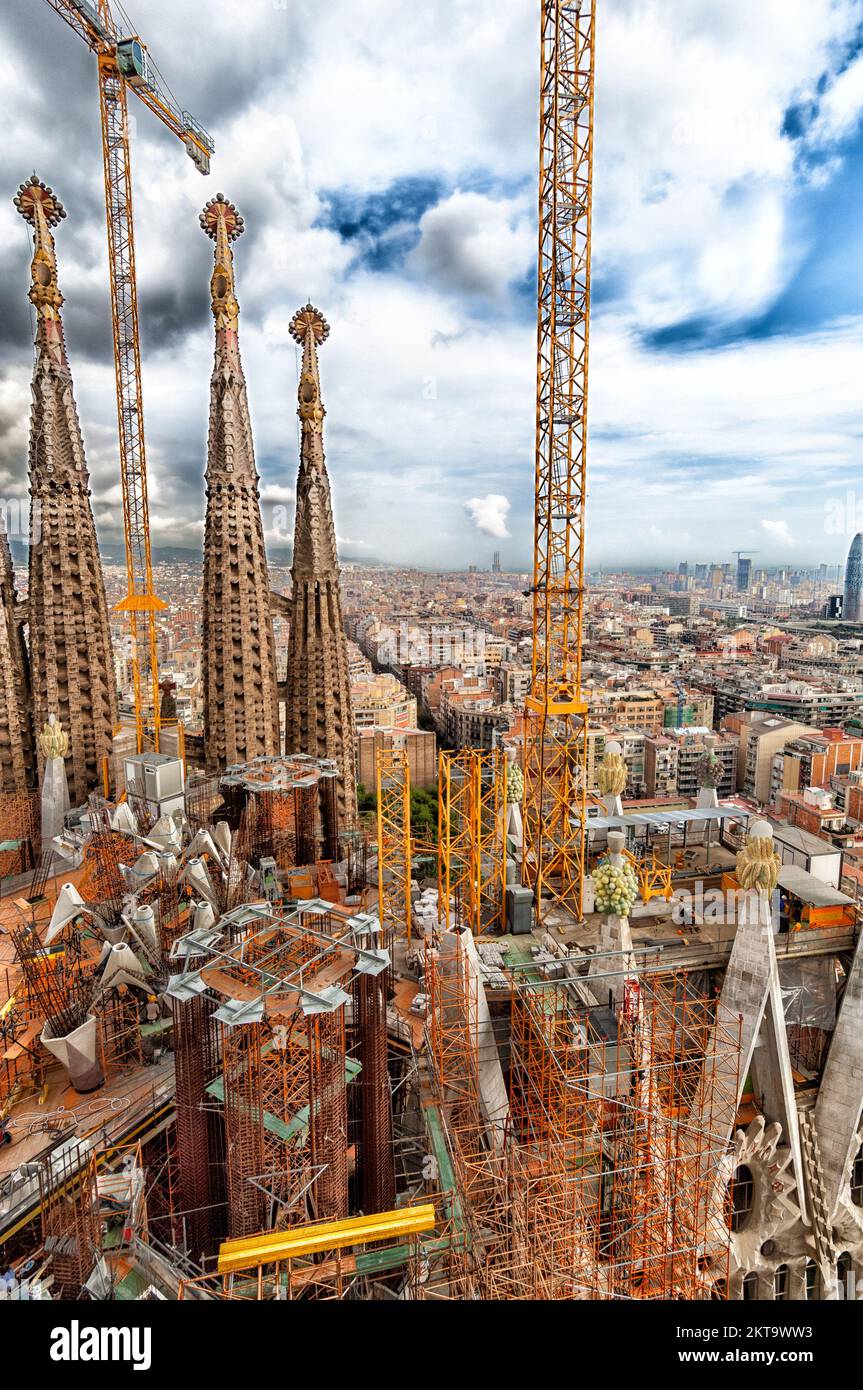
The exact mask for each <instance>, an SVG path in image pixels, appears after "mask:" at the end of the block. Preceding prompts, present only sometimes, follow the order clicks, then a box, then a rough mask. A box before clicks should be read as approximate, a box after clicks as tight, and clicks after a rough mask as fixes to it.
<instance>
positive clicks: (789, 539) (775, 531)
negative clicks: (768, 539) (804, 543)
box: [761, 520, 794, 545]
mask: <svg viewBox="0 0 863 1390" xmlns="http://www.w3.org/2000/svg"><path fill="white" fill-rule="evenodd" d="M761 527H762V530H764V531H766V532H767V534H768V535H769V536H772V537H773V539H774V540H776V541H780V542H781V543H782V544H783V545H793V543H794V537H793V536H792V534H791V532H790V531H789V530H788V522H787V521H769V520H765V521H762V523H761Z"/></svg>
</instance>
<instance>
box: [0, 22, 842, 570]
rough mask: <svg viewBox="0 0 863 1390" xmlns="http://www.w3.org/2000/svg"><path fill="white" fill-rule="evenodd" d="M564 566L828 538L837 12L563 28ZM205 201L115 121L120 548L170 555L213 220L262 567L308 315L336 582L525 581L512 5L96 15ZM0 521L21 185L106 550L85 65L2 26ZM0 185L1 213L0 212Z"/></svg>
mask: <svg viewBox="0 0 863 1390" xmlns="http://www.w3.org/2000/svg"><path fill="white" fill-rule="evenodd" d="M597 8H598V12H599V13H598V20H597V94H596V149H595V169H594V186H595V212H594V239H593V291H594V293H593V314H592V326H591V359H590V412H589V443H588V458H589V463H588V477H589V489H590V492H589V499H588V523H587V557H588V563H589V564H590V565H591V566H597V565H602V566H625V565H631V566H637V565H643V564H659V565H666V564H676V563H677V562H678V561H679V560H684V559H686V560H689V561H690V562H692V561H699V560H700V561H703V562H708V561H716V562H722V561H729V560H731V559H732V552H733V551H734V550H737V549H747V550H751V551H753V552H755V557H756V558H754V563H755V564H756V565H757V566H758V565H773V564H789V563H800V564H819V563H827V564H830V565H838V564H840V563H842V562H843V561H844V558H845V554H846V552H847V549H848V546H849V544H850V541H851V538H852V536H853V534H854V532H855V531H856V530H858V529H861V527H863V479H861V468H860V459H861V434H863V405H862V404H861V402H863V0H817V2H816V3H815V4H813V3H812V0H758V3H757V4H753V3H752V0H686V3H685V4H681V3H680V0H599V3H598V6H597ZM129 9H130V14H131V18H132V20H133V21H134V22H135V23H137V24H139V25H141V26H142V27H141V30H140V32H141V36H142V38H143V39H144V40H145V41H146V42H147V44H148V45H149V48H150V50H151V53H152V56H153V58H154V59H155V61H156V62H157V63H158V65H159V68H160V69H161V72H162V73H163V75H164V77H165V78H166V80H167V82H168V83H169V85H170V87H171V89H172V90H173V92H174V93H175V95H176V97H177V99H178V101H179V103H180V105H181V106H183V107H185V108H186V109H188V110H189V111H191V112H192V113H193V115H194V116H195V117H196V118H197V119H198V120H199V121H200V122H201V123H202V124H203V125H204V126H205V127H206V128H207V129H208V130H209V131H210V133H211V134H212V136H213V138H214V140H215V144H216V153H215V155H214V157H213V171H212V173H211V175H210V176H209V177H208V178H202V177H201V176H200V174H198V173H197V172H196V171H195V169H194V167H193V165H192V162H191V160H190V159H188V157H187V156H186V154H185V152H184V150H183V149H182V146H181V145H180V143H179V141H177V140H176V139H175V138H174V137H173V136H171V135H170V134H169V133H168V132H167V131H166V130H165V129H164V128H163V127H162V126H161V124H160V123H159V122H158V121H157V120H156V118H155V117H154V116H153V115H152V114H151V113H150V112H149V111H148V110H147V109H146V108H145V107H143V105H141V103H140V102H138V101H136V100H135V98H134V97H130V108H131V110H132V115H133V130H132V137H133V139H132V161H133V185H134V197H135V228H136V237H137V263H138V288H139V297H140V306H141V347H142V356H143V382H144V407H145V419H146V433H147V447H148V463H149V485H150V512H151V523H152V531H153V544H154V546H155V547H157V548H158V547H163V546H181V547H184V548H188V549H191V550H195V549H198V548H199V547H200V544H201V538H202V532H203V505H204V497H203V482H202V479H203V469H204V464H205V458H206V433H207V411H208V398H209V375H210V370H211V365H212V352H213V338H212V333H213V326H212V317H211V314H210V308H209V288H208V287H209V276H210V272H211V268H212V244H211V243H210V242H209V241H208V239H207V238H206V237H205V236H204V235H203V234H202V232H201V230H200V227H199V225H198V213H199V212H200V210H201V208H202V207H203V205H204V203H205V201H207V199H209V198H211V197H213V196H214V195H215V193H216V192H223V193H224V194H225V196H226V197H227V198H229V199H231V200H232V201H233V202H235V203H236V204H237V206H238V208H239V209H240V211H241V212H242V214H243V216H244V218H245V224H246V232H245V235H244V236H243V237H242V239H241V240H240V241H239V242H238V243H237V245H236V248H235V257H236V275H237V290H238V298H239V302H240V308H241V315H240V345H241V352H242V355H243V361H244V365H245V371H246V378H247V382H248V390H249V399H250V406H251V412H252V422H253V428H254V434H255V446H256V454H257V462H258V468H259V471H260V474H261V496H262V508H263V514H264V523H265V528H266V531H267V537H268V543H269V544H270V545H271V547H273V548H281V547H284V546H285V545H286V544H289V543H290V537H291V532H292V525H293V495H294V484H295V478H296V466H297V422H296V383H297V368H298V363H297V353H296V349H295V346H294V344H293V342H292V340H291V339H290V337H289V334H288V324H289V322H290V319H291V316H292V314H293V312H294V311H295V309H296V308H297V307H298V306H299V305H300V304H303V303H305V302H306V300H307V299H311V300H312V302H313V303H315V304H316V305H317V306H318V307H319V308H320V309H321V310H322V312H323V313H324V315H325V316H326V318H327V319H328V321H329V323H330V325H331V334H330V338H329V340H328V341H327V343H326V344H325V345H324V347H323V348H322V350H321V354H320V365H321V375H322V390H323V398H324V403H325V406H326V409H327V419H326V424H325V446H326V451H327V463H328V468H329V471H330V477H331V481H332V487H333V499H334V506H335V513H336V529H337V533H338V536H339V542H340V550H341V554H342V557H343V559H353V560H368V561H387V562H393V563H398V564H416V565H420V566H429V567H440V568H461V567H466V566H467V565H468V564H476V565H478V566H480V567H487V566H489V565H490V563H491V559H492V554H493V552H494V551H495V550H499V551H500V553H501V560H502V563H503V565H504V567H505V568H513V569H519V568H523V567H526V566H527V565H528V564H529V561H530V555H531V547H532V527H533V519H532V507H533V499H532V490H533V447H534V431H535V406H534V394H535V355H536V326H535V296H536V201H537V197H536V159H537V155H536V143H537V125H538V67H539V54H538V32H539V4H537V3H534V2H533V0H435V3H434V4H430V5H405V4H404V2H403V0H244V3H243V4H242V5H240V4H237V3H236V0H208V3H207V5H206V6H203V7H202V6H201V5H200V4H199V3H192V0H149V3H147V4H144V3H143V0H129ZM0 72H2V83H0V91H2V93H3V96H2V101H0V111H2V122H3V127H2V128H3V139H2V141H0V499H2V500H5V499H12V498H15V497H20V496H22V495H25V494H26V487H27V482H26V469H27V432H28V411H29V377H30V372H31V369H32V351H31V344H32V334H33V325H32V319H31V310H30V306H29V303H28V301H27V289H28V286H29V260H30V246H29V241H28V229H27V228H26V226H25V224H24V223H23V221H22V220H21V218H20V217H19V216H18V214H17V213H16V211H15V209H14V207H13V206H12V198H13V196H14V194H15V191H16V189H17V187H18V184H19V183H20V182H21V180H22V179H24V178H26V177H27V176H29V174H30V173H31V172H32V171H34V170H35V171H36V172H37V173H38V175H39V176H40V177H41V178H42V179H44V180H45V181H46V182H47V183H49V184H51V185H52V186H53V187H54V189H55V190H56V192H57V193H58V195H59V196H60V198H61V199H62V201H63V203H64V205H65V207H66V211H67V218H66V220H65V221H64V222H63V223H62V224H61V226H60V228H59V229H58V232H57V238H56V240H57V252H58V261H59V276H60V288H61V290H62V292H63V293H64V295H65V297H66V306H65V310H64V316H65V325H66V336H67V343H68V348H69V354H70V359H71V364H72V371H73V375H74V380H75V387H76V396H77V401H78V407H79V412H80V416H81V422H82V428H83V433H84V440H85V445H86V448H87V456H88V461H89V465H90V470H91V475H92V485H93V498H94V508H95V512H96V519H97V525H98V527H99V532H100V536H101V538H102V540H103V542H104V543H106V544H107V543H109V542H113V543H116V542H118V541H119V540H120V539H121V537H122V513H121V499H120V486H119V471H118V461H117V444H116V415H115V400H114V384H113V366H112V359H111V340H110V315H109V301H108V284H107V262H106V242H105V224H104V201H103V200H104V195H103V184H102V170H101V149H100V140H99V128H98V100H97V91H96V75H95V60H94V58H93V56H92V55H91V54H90V53H89V51H88V50H87V49H86V47H85V46H84V44H83V43H82V42H81V40H80V39H79V38H78V37H77V36H76V35H75V34H74V33H73V31H72V30H71V29H69V28H68V26H67V25H66V24H65V23H64V22H63V21H62V19H60V18H59V17H58V15H57V14H56V13H55V12H54V11H53V10H52V9H51V8H50V6H49V5H48V4H47V3H44V2H43V3H40V0H5V4H4V6H3V9H2V12H0ZM3 190H5V193H4V192H3Z"/></svg>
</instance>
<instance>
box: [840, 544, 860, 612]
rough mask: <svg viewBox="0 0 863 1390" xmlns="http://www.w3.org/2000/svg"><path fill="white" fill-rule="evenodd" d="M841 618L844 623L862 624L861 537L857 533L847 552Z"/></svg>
mask: <svg viewBox="0 0 863 1390" xmlns="http://www.w3.org/2000/svg"><path fill="white" fill-rule="evenodd" d="M842 617H843V618H844V620H845V622H846V623H860V622H863V536H861V535H860V533H859V532H858V533H857V535H856V536H855V537H854V539H853V541H852V542H851V549H850V550H849V551H848V563H847V565H846V566H845V596H844V599H843V603H842Z"/></svg>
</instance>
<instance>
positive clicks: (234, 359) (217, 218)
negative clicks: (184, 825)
mask: <svg viewBox="0 0 863 1390" xmlns="http://www.w3.org/2000/svg"><path fill="white" fill-rule="evenodd" d="M201 226H202V227H203V229H204V231H205V232H206V233H207V236H209V237H212V239H213V241H214V242H215V244H216V245H215V266H214V269H213V275H212V279H211V280H210V293H211V296H212V302H213V317H214V319H215V322H216V356H215V361H214V364H213V376H212V380H211V383H210V432H209V438H208V440H207V474H206V484H207V519H206V525H205V529H204V603H203V662H204V670H203V677H204V744H205V749H206V758H207V766H208V767H209V768H210V769H211V770H212V771H214V772H216V771H221V770H222V769H223V768H225V767H226V766H228V765H229V764H231V763H244V762H248V761H250V759H252V758H256V757H258V756H259V755H260V754H262V753H277V752H278V751H279V711H278V704H277V696H276V649H275V641H274V639H273V619H272V613H271V608H270V581H269V576H268V573H267V556H266V551H265V549H264V529H263V526H262V524H261V509H260V505H259V501H258V474H257V470H256V468H255V452H254V446H253V443H252V425H251V420H250V418H249V405H248V401H247V399H246V382H245V378H244V376H243V368H242V364H241V362H240V348H239V342H238V338H237V320H238V315H239V312H240V309H239V305H238V304H237V300H236V296H235V293H234V258H233V252H232V250H231V243H232V242H233V241H236V239H237V237H239V236H240V235H241V234H242V232H243V219H242V217H240V216H239V214H238V212H237V209H236V208H235V207H234V206H233V204H231V203H228V202H225V199H224V198H223V197H222V194H221V193H219V194H218V195H217V197H216V198H214V199H213V200H212V202H209V203H208V204H207V206H206V207H205V208H204V211H203V212H202V213H201Z"/></svg>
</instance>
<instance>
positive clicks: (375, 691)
mask: <svg viewBox="0 0 863 1390" xmlns="http://www.w3.org/2000/svg"><path fill="white" fill-rule="evenodd" d="M351 703H352V705H353V710H354V724H355V726H356V728H358V729H371V728H373V727H374V726H375V725H381V726H383V727H385V728H394V729H413V728H416V722H417V702H416V698H415V697H414V696H413V695H411V694H410V692H409V691H408V690H406V689H405V687H404V686H403V685H402V683H401V681H398V680H396V678H395V676H393V675H391V674H390V673H389V672H388V671H385V672H382V673H381V674H380V675H377V676H374V675H359V676H355V677H354V679H353V680H352V681H351Z"/></svg>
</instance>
